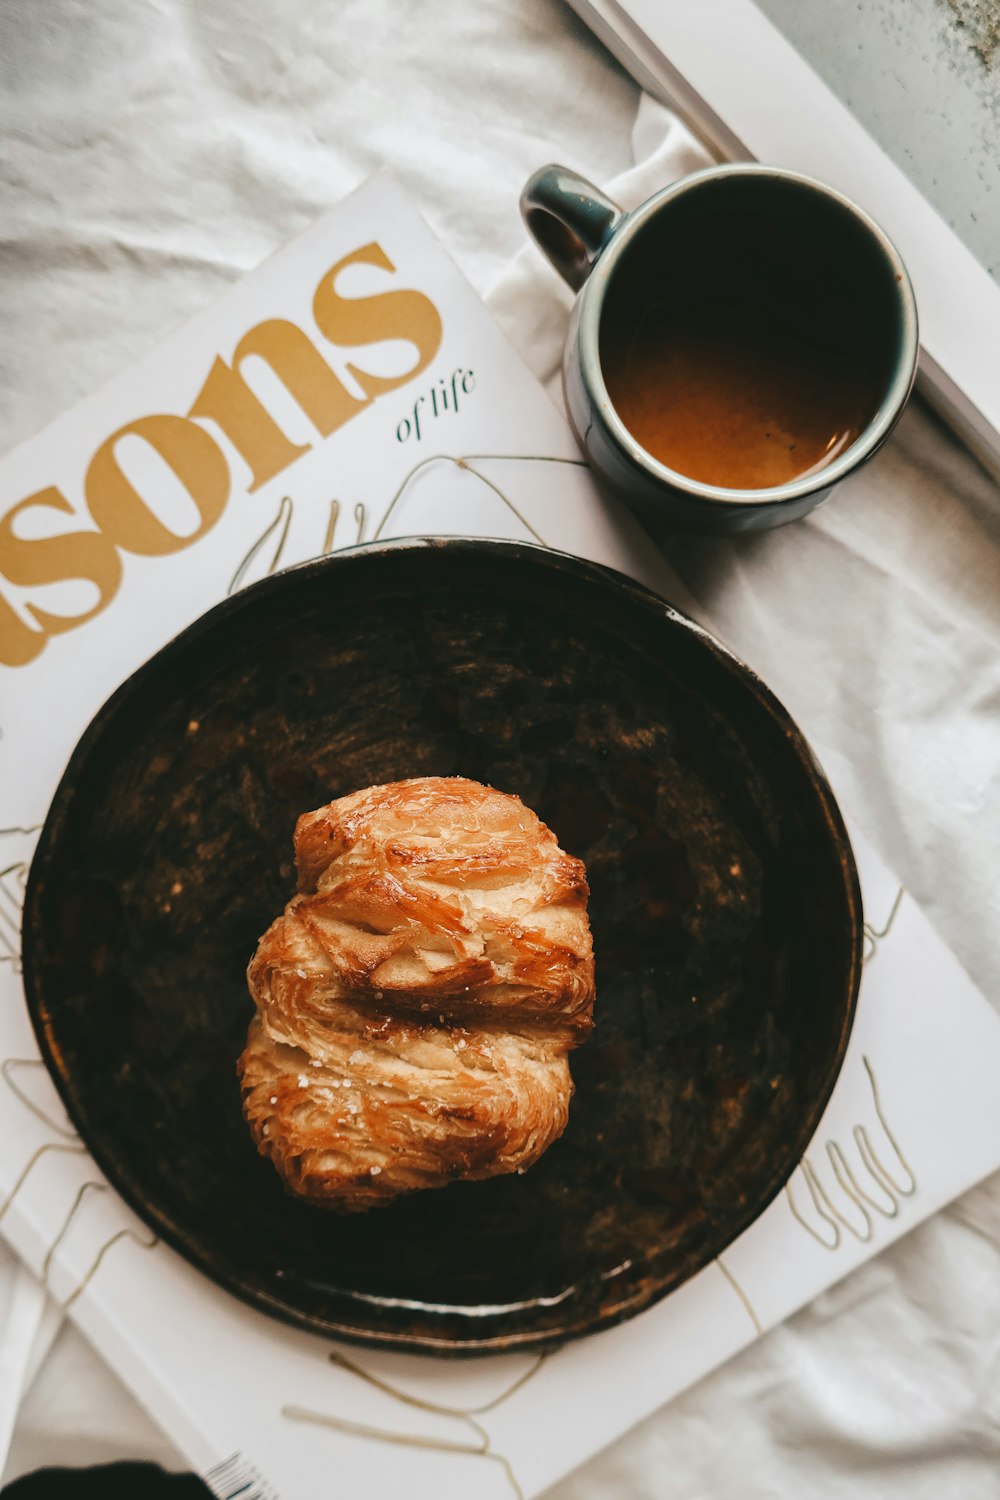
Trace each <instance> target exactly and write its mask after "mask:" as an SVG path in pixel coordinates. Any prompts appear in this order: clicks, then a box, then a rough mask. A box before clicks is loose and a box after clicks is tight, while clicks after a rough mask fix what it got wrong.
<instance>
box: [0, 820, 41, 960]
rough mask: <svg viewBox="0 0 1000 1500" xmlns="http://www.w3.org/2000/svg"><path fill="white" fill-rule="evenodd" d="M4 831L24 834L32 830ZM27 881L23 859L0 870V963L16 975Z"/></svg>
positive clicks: (26, 868)
mask: <svg viewBox="0 0 1000 1500" xmlns="http://www.w3.org/2000/svg"><path fill="white" fill-rule="evenodd" d="M4 831H5V832H10V833H13V832H18V833H26V832H32V831H33V830H29V829H17V830H14V829H7V830H4ZM27 880H28V861H27V860H25V859H18V860H14V861H13V862H12V863H11V864H9V865H7V866H6V868H5V869H3V870H0V963H5V964H11V965H12V966H13V968H14V971H15V973H18V974H19V973H20V972H21V911H22V907H23V905H24V888H25V885H26V884H27Z"/></svg>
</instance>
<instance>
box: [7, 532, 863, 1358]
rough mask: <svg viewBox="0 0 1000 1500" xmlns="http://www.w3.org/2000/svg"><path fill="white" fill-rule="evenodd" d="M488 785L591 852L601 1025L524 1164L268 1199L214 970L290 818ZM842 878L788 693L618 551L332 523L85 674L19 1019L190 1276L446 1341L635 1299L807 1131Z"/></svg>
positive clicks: (767, 1176)
mask: <svg viewBox="0 0 1000 1500" xmlns="http://www.w3.org/2000/svg"><path fill="white" fill-rule="evenodd" d="M425 774H435V775H453V774H460V775H463V776H471V777H474V778H476V779H477V780H481V781H487V782H491V783H492V784H493V785H494V786H497V787H500V788H502V789H503V790H504V791H509V792H516V793H518V795H519V796H521V797H522V798H523V799H524V801H525V802H526V803H528V805H529V806H531V807H533V808H534V809H535V810H536V811H537V812H538V813H539V815H540V816H541V817H542V818H543V819H544V820H545V821H546V822H547V823H549V824H550V825H551V827H552V828H553V829H554V830H555V832H556V834H557V835H558V838H559V841H560V843H561V844H562V845H563V846H564V847H565V848H566V849H568V850H569V851H570V852H572V853H573V854H577V855H580V856H581V857H582V858H583V859H584V860H585V861H586V864H587V869H588V872H589V876H590V884H591V890H592V895H591V903H590V911H591V919H592V923H593V930H594V944H595V950H596V955H597V989H598V1000H597V1006H596V1010H595V1016H596V1020H597V1027H596V1030H595V1032H594V1035H593V1036H592V1038H591V1039H590V1040H589V1041H588V1042H587V1043H586V1044H585V1045H584V1046H583V1047H582V1048H580V1049H579V1051H577V1052H575V1053H574V1054H573V1056H572V1070H573V1077H574V1079H575V1081H576V1095H575V1098H574V1100H573V1104H572V1108H571V1113H570V1122H569V1127H568V1129H567V1130H566V1133H565V1135H564V1136H563V1137H562V1139H561V1140H560V1141H558V1142H557V1143H556V1144H555V1145H554V1146H552V1147H551V1149H550V1150H549V1151H548V1152H547V1153H546V1154H545V1156H544V1157H543V1158H542V1159H541V1161H539V1162H538V1163H537V1164H536V1165H535V1166H534V1167H532V1168H531V1170H530V1171H529V1172H526V1173H525V1174H524V1175H523V1176H514V1177H501V1178H495V1179H494V1180H492V1181H490V1182H482V1183H475V1184H456V1185H454V1186H452V1187H449V1188H447V1189H444V1190H442V1191H439V1192H430V1193H423V1194H416V1195H414V1196H412V1197H410V1198H408V1199H403V1200H401V1201H398V1202H397V1203H396V1204H394V1205H393V1206H392V1207H390V1208H383V1209H378V1210H375V1211H373V1212H371V1213H368V1214H365V1215H358V1216H354V1217H350V1218H341V1217H339V1216H336V1215H333V1214H330V1213H327V1212H324V1211H322V1210H320V1209H317V1208H313V1207H309V1206H307V1205H305V1204H303V1203H300V1202H297V1201H294V1200H293V1199H291V1198H289V1197H286V1196H285V1194H284V1192H283V1190H282V1188H281V1186H280V1183H279V1181H278V1178H277V1176H276V1174H275V1173H274V1171H273V1169H272V1168H271V1167H270V1165H269V1164H268V1163H266V1162H265V1161H263V1160H262V1159H261V1158H260V1157H258V1155H257V1154H256V1152H255V1150H254V1148H253V1146H252V1145H251V1143H250V1137H249V1134H248V1132H247V1129H246V1127H245V1126H244V1124H243V1120H242V1118H241V1114H240V1098H239V1091H238V1088H237V1082H236V1071H235V1064H236V1057H237V1055H238V1053H239V1052H240V1049H241V1047H242V1045H243V1038H244V1033H245V1031H246V1026H247V1022H248V1020H249V1017H250V1014H251V1005H250V1001H249V999H248V996H247V992H246V984H245V980H244V970H245V967H246V963H247V960H248V958H249V956H250V954H251V952H252V951H253V948H254V945H255V943H256V940H257V937H258V935H259V934H260V933H261V932H262V931H263V929H264V928H265V927H266V926H267V924H268V922H269V921H270V919H271V918H272V916H274V915H275V914H276V913H277V912H279V911H280V910H281V908H282V906H283V905H284V903H285V901H286V900H287V898H288V896H289V894H290V892H291V890H292V886H293V870H292V829H293V827H294V824H295V820H296V817H297V816H298V814H299V813H300V812H302V811H304V810H305V809H307V808H312V807H316V806H318V805H319V804H321V803H323V802H327V801H329V800H330V799H331V798H333V797H339V796H340V795H342V794H343V793H345V792H349V791H352V790H354V789H355V788H357V787H363V786H367V785H368V784H370V783H374V782H382V781H392V780H395V779H398V778H401V777H406V776H415V775H425ZM860 942H861V910H860V900H859V893H858V886H857V879H856V874H855V869H854V862H853V859H852V856H851V851H850V846H849V844H848V840H847V836H846V833H845V831H844V826H843V823H842V821H841V818H840V815H839V813H838V811H837V808H836V805H835V803H834V801H833V798H832V795H831V793H830V790H829V788H828V786H827V784H826V782H825V781H824V779H823V777H822V775H821V774H820V772H819V770H818V769H817V766H816V763H815V761H814V760H813V759H812V756H811V755H810V752H809V750H808V748H807V746H806V744H805V743H804V741H803V739H802V737H801V735H800V734H799V732H798V731H797V730H796V728H795V726H794V724H793V723H792V722H791V720H790V719H789V717H788V715H787V713H785V711H784V710H783V709H782V708H781V706H780V705H779V704H778V703H777V702H776V701H775V699H774V698H773V697H772V696H771V694H770V693H769V692H768V691H767V689H766V688H764V687H763V686H762V684H761V683H760V682H759V681H758V680H757V679H756V678H755V677H754V676H753V675H752V673H750V672H749V671H748V670H747V669H746V668H745V667H743V666H742V665H740V664H739V663H738V662H737V661H735V660H734V659H733V658H732V657H731V656H729V655H728V654H727V653H726V652H725V651H724V650H723V649H722V648H721V647H720V646H719V645H717V644H716V643H715V642H714V641H712V640H711V639H710V638H709V637H708V636H706V635H705V634H703V633H702V632H701V631H700V630H699V629H697V627H695V626H693V625H692V624H691V623H690V622H689V621H688V620H686V619H684V618H683V617H681V616H680V615H678V614H676V613H675V612H674V611H673V610H672V609H670V608H669V607H668V606H667V605H665V604H663V603H662V601H660V600H659V599H657V598H656V597H655V596H654V595H652V594H650V593H647V592H646V591H645V590H644V589H642V588H639V587H637V586H635V585H634V584H632V583H630V582H628V581H627V580H625V579H623V578H622V577H620V576H619V575H618V574H615V573H611V572H609V571H607V570H605V569H602V568H598V567H594V566H592V565H590V564H587V563H582V562H579V561H576V560H574V559H571V558H568V557H564V556H561V555H558V554H554V553H550V552H547V551H544V550H542V549H540V548H535V547H528V546H521V545H516V544H513V543H506V542H474V541H464V540H456V539H450V540H442V541H432V542H426V541H425V542H408V543H396V544H389V545H387V546H381V547H371V548H368V547H366V548H361V549H358V550H356V551H353V552H350V553H345V554H340V555H337V556H333V557H329V558H326V559H324V560H323V561H320V562H316V563H310V564H307V565H305V566H303V567H300V568H296V569H292V570H290V571H289V572H287V573H282V574H278V575H276V576H275V577H274V578H270V579H268V580H266V581H265V582H263V583H259V584H256V585H255V586H254V587H252V588H248V589H247V590H246V591H245V592H244V593H242V594H239V595H237V596H236V597H235V598H233V599H231V600H228V601H227V602H226V603H224V604H221V605H219V606H218V608H216V609H213V610H212V611H210V612H209V613H208V614H207V615H205V616H204V617H203V618H202V619H201V620H199V621H198V622H197V624H195V625H193V626H192V627H191V628H190V629H189V630H187V631H185V632H184V634H183V635H181V636H180V637H179V638H178V639H177V640H175V641H173V642H172V643H171V644H170V645H168V646H166V647H165V648H164V649H163V650H162V651H160V652H159V653H158V654H157V655H156V656H155V657H153V658H152V660H151V661H149V662H148V663H147V664H146V665H145V666H144V667H142V668H141V669H140V670H139V671H138V672H137V673H136V674H135V675H134V676H133V677H132V678H130V679H129V681H128V682H126V683H125V685H124V686H123V687H122V688H120V689H119V691H118V692H117V693H116V694H115V695H114V697H113V698H111V699H110V701H109V702H108V703H107V704H106V705H105V706H104V708H102V709H101V711H100V713H99V714H98V715H97V717H96V719H95V720H94V721H93V723H92V724H91V726H90V728H89V729H88V730H87V732H86V734H85V735H84V737H83V739H82V740H81V742H80V744H79V746H78V747H77V749H76V751H75V753H74V755H73V757H72V759H71V761H70V763H69V766H68V768H67V770H66V773H65V775H64V777H63V780H62V782H61V784H60V786H59V789H58V791H57V792H56V796H55V799H54V801H53V804H52V808H51V811H50V813H49V816H48V820H47V822H46V824H45V828H44V830H43V833H42V836H41V839H40V842H39V845H38V850H37V853H36V856H35V860H34V864H33V866H32V870H31V878H30V881H29V885H28V892H27V904H26V910H25V926H24V960H25V978H26V983H27V992H28V999H29V1005H30V1008H31V1012H32V1015H33V1018H34V1022H35V1027H36V1030H37V1032H38V1036H39V1040H40V1043H41V1046H42V1049H43V1051H44V1054H45V1056H46V1058H47V1059H48V1063H49V1066H50V1068H51V1070H52V1072H53V1074H54V1077H55V1080H56V1083H57V1085H58V1087H59V1089H60V1091H61V1093H62V1095H63V1098H64V1100H65V1102H66V1106H67V1108H68V1110H69V1112H70V1114H71V1116H72V1118H73V1120H74V1121H75V1123H76V1125H77V1126H78V1128H79V1131H80V1134H81V1136H82V1137H83V1139H84V1140H85V1141H86V1142H87V1144H88V1146H89V1147H90V1149H91V1151H92V1152H93V1154H94V1156H95V1157H96V1159H97V1161H98V1162H99V1164H100V1165H101V1167H102V1168H103V1169H104V1171H105V1172H106V1174H107V1176H108V1177H109V1178H110V1180H111V1181H112V1182H113V1183H114V1184H115V1186H116V1187H117V1188H118V1189H119V1190H120V1192H121V1193H122V1194H123V1196H124V1197H125V1198H126V1199H127V1200H128V1202H129V1203H131V1204H132V1206H133V1207H134V1208H135V1209H136V1211H137V1212H138V1213H139V1214H140V1215H141V1216H142V1217H143V1218H144V1219H145V1220H146V1221H147V1223H148V1224H150V1225H151V1226H152V1227H153V1228H154V1229H155V1230H156V1231H157V1232H158V1233H159V1234H161V1235H162V1236H163V1237H164V1239H165V1240H167V1241H168V1242H169V1243H170V1244H171V1245H173V1246H175V1248H176V1249H178V1250H179V1251H180V1252H181V1253H182V1254H183V1255H185V1256H187V1257H188V1259H189V1260H190V1261H192V1262H193V1263H194V1264H195V1265H196V1266H198V1267H200V1268H201V1269H202V1270H203V1271H204V1272H206V1274H207V1275H209V1276H211V1277H213V1278H214V1279H215V1280H216V1281H217V1282H219V1283H220V1284H221V1285H222V1286H225V1287H228V1288H229V1290H230V1291H232V1292H235V1293H236V1294H237V1295H239V1296H241V1297H244V1298H246V1299H247V1301H249V1302H252V1303H254V1304H255V1305H256V1306H258V1307H260V1308H263V1309H264V1310H265V1311H267V1312H271V1313H275V1314H277V1315H279V1316H281V1317H284V1318H287V1319H289V1320H290V1321H292V1322H295V1323H299V1324H302V1325H304V1326H306V1327H308V1328H312V1329H316V1330H321V1331H324V1332H327V1333H331V1334H337V1335H341V1336H346V1337H349V1338H357V1339H362V1340H368V1341H372V1342H377V1343H383V1344H394V1345H398V1346H408V1347H410V1348H418V1349H436V1350H445V1351H451V1352H462V1351H474V1350H482V1349H498V1348H511V1347H515V1346H521V1347H524V1346H531V1345H534V1346H543V1345H546V1344H552V1343H555V1342H558V1341H560V1340H562V1339H565V1338H567V1337H572V1336H574V1335H577V1334H582V1333H586V1332H590V1331H592V1330H594V1329H597V1328H601V1327H604V1326H606V1325H608V1324H611V1323H614V1322H616V1321H618V1320H620V1319H622V1318H625V1317H627V1316H629V1315H630V1314H632V1313H635V1312H638V1311H639V1310H640V1309H641V1308H643V1307H645V1306H647V1305H648V1304H649V1303H650V1302H652V1301H654V1300H655V1299H656V1298H658V1297H661V1296H663V1295H664V1293H666V1292H668V1291H670V1290H671V1288H673V1287H676V1286H677V1285H678V1284H679V1283H680V1282H682V1281H684V1280H685V1278H687V1277H689V1276H691V1275H693V1274H694V1273H695V1272H696V1271H698V1270H699V1269H700V1268H701V1267H703V1266H705V1265H706V1264H707V1263H708V1262H709V1261H711V1260H712V1259H713V1257H715V1256H716V1255H718V1254H719V1252H720V1251H722V1250H723V1249H724V1248H725V1246H726V1245H727V1244H729V1242H730V1241H731V1240H732V1239H733V1238H734V1236H736V1235H737V1234H739V1233H740V1231H741V1230H743V1229H744V1228H745V1227H746V1226H747V1225H748V1224H749V1223H750V1222H751V1221H752V1220H753V1219H754V1218H755V1216H756V1215H757V1214H759V1213H760V1211H761V1209H762V1208H764V1206H765V1205H766V1204H767V1203H768V1201H769V1200H770V1199H771V1198H772V1197H773V1196H774V1194H775V1193H776V1192H777V1191H778V1190H779V1188H780V1187H781V1186H782V1184H783V1183H784V1182H785V1180H786V1179H787V1177H788V1176H789V1175H790V1173H791V1172H792V1170H793V1168H794V1167H795V1164H796V1163H797V1161H798V1160H799V1158H800V1156H801V1155H802V1153H803V1151H804V1149H805V1147H806V1145H807V1143H808V1141H809V1139H810V1136H811V1135H812V1133H813V1131H814V1129H815V1126H816V1124H817V1122H818V1120H819V1117H820V1114H821V1112H822V1110H823V1107H824V1105H825V1103H826V1100H827V1098H828V1096H829V1094H830V1090H831V1088H832V1086H833V1083H834V1080H835V1078H836V1075H837V1070H838V1068H839V1066H840V1062H841V1059H842V1057H843V1053H844V1048H845V1046H846V1042H847V1036H848V1032H849V1029H850V1024H851V1018H852V1014H853V1009H854V1002H855V997H856V992H857V985H858V975H859V964H860Z"/></svg>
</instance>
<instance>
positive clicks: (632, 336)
mask: <svg viewBox="0 0 1000 1500" xmlns="http://www.w3.org/2000/svg"><path fill="white" fill-rule="evenodd" d="M748 245H749V246H750V247H751V248H750V250H747V249H746V248H745V247H746V246H748ZM666 246H667V247H666V250H665V252H664V255H663V256H662V257H659V258H658V257H657V256H656V255H655V248H656V247H655V246H653V247H652V248H651V249H649V248H647V249H645V250H644V251H643V253H642V254H640V255H638V256H633V263H632V264H631V265H630V264H629V262H628V261H626V262H625V263H624V264H623V266H622V267H621V272H620V275H619V277H618V282H617V285H616V286H615V287H613V289H612V291H613V295H611V296H609V299H608V302H607V304H606V308H605V313H604V318H603V322H602V331H601V361H602V367H603V372H604V378H605V383H606V385H607V388H608V392H609V394H610V396H611V400H612V402H613V403H614V407H615V410H616V411H617V413H618V415H619V417H620V418H621V420H622V421H623V422H624V424H625V426H626V427H627V428H628V430H629V431H630V432H631V433H632V435H633V436H634V437H635V438H636V439H637V440H638V442H639V443H641V444H642V446H643V448H645V449H646V451H647V452H648V453H650V454H652V456H653V457H654V458H657V459H659V460H660V462H661V463H664V464H666V465H667V466H668V467H669V468H671V469H674V470H675V471H677V472H678V473H680V474H684V475H686V476H688V477H689V478H691V479H696V480H700V481H702V482H703V483H706V484H712V485H718V486H721V487H725V488H730V489H747V490H754V489H767V488H770V487H772V486H774V485H780V484H785V483H787V482H788V481H789V480H792V479H797V478H800V477H801V476H803V475H806V474H809V473H812V472H814V471H816V470H819V469H822V468H823V467H825V465H827V464H829V463H831V462H832V461H833V459H834V458H836V457H837V455H838V454H840V453H843V452H844V451H845V450H846V449H847V448H848V447H849V446H850V445H851V443H853V442H854V440H855V439H856V438H857V437H858V436H859V434H860V433H861V432H863V431H864V429H865V428H866V426H867V425H868V423H869V422H870V420H871V418H872V415H873V413H874V412H875V410H876V409H877V406H878V400H879V393H880V390H881V388H882V384H883V382H884V376H883V375H882V374H881V372H880V364H881V363H882V360H883V359H884V354H883V355H882V356H881V357H880V356H879V352H878V345H879V342H880V340H881V344H882V349H883V351H884V348H885V329H884V320H883V319H882V318H880V317H875V316H873V315H872V306H871V304H872V299H873V296H874V293H873V290H872V289H871V288H867V289H866V288H864V286H863V285H862V286H861V287H859V286H857V285H855V284H852V281H851V279H850V277H851V275H855V276H856V275H857V274H859V273H858V268H857V260H856V258H855V260H853V261H852V260H851V259H850V258H849V257H846V256H841V257H840V258H839V262H838V263H834V262H833V260H832V258H831V257H828V256H827V255H826V254H824V251H823V248H822V246H821V247H820V248H819V249H818V250H817V249H816V247H814V246H811V245H810V246H808V247H805V246H802V245H801V244H797V243H796V240H795V236H794V234H788V233H787V232H785V233H776V232H775V228H774V226H773V225H771V224H767V225H764V226H760V225H754V226H752V232H751V231H749V230H748V228H747V226H746V225H745V224H736V225H734V224H732V223H722V224H720V223H719V222H718V221H714V222H706V223H700V222H699V223H696V224H694V225H688V226H683V225H682V226H681V230H680V233H679V234H675V235H674V237H673V238H672V239H669V240H668V241H667V242H666ZM808 252H811V253H808ZM845 266H846V268H847V270H846V272H845ZM644 288H645V289H646V293H647V297H648V300H643V289H644ZM667 288H669V292H668V291H667V290H666V289H667Z"/></svg>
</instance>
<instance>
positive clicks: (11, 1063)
mask: <svg viewBox="0 0 1000 1500" xmlns="http://www.w3.org/2000/svg"><path fill="white" fill-rule="evenodd" d="M20 1068H31V1069H32V1070H33V1071H37V1069H39V1068H41V1070H42V1072H43V1073H45V1074H46V1076H48V1069H47V1068H46V1066H45V1064H44V1063H43V1062H42V1059H41V1058H40V1057H5V1058H4V1060H3V1062H2V1063H0V1074H2V1075H3V1078H4V1082H5V1083H6V1084H7V1087H8V1088H9V1089H10V1091H11V1093H12V1094H13V1095H14V1097H15V1099H19V1100H20V1102H21V1103H22V1104H23V1105H24V1107H25V1109H29V1110H30V1111H31V1113H32V1114H33V1115H34V1116H35V1117H36V1119H39V1120H41V1122H42V1124H43V1125H48V1127H49V1129H50V1130H54V1131H55V1132H56V1134H57V1135H61V1136H64V1137H65V1138H66V1140H68V1141H76V1140H79V1136H78V1135H77V1133H76V1131H75V1130H74V1129H73V1128H72V1126H70V1125H64V1124H60V1122H59V1121H58V1120H55V1119H53V1117H52V1116H51V1115H50V1114H49V1113H48V1112H47V1110H44V1109H43V1108H42V1106H41V1105H40V1104H37V1103H36V1102H35V1100H34V1099H32V1098H31V1096H30V1095H29V1094H28V1093H26V1092H25V1090H24V1089H23V1088H22V1086H21V1085H20V1084H19V1083H18V1082H17V1079H16V1077H15V1074H16V1072H17V1070H18V1069H20Z"/></svg>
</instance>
